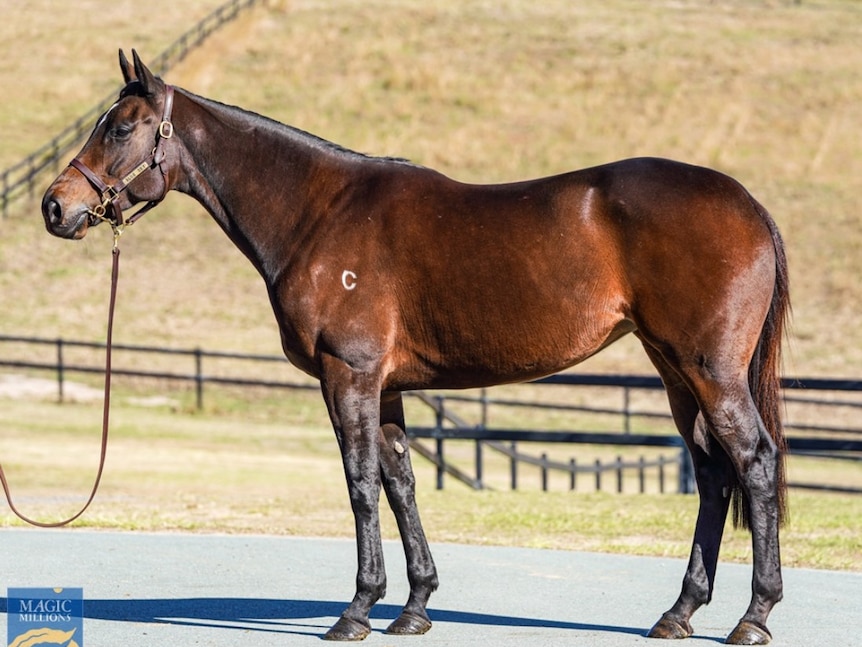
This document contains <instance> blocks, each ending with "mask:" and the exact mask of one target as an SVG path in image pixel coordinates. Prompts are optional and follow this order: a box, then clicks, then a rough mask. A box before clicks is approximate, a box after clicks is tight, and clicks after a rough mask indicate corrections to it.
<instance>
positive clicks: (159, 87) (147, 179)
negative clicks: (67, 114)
mask: <svg viewBox="0 0 862 647" xmlns="http://www.w3.org/2000/svg"><path fill="white" fill-rule="evenodd" d="M132 54H133V61H134V63H133V64H130V63H129V61H128V59H127V58H126V56H125V55H124V54H123V52H122V51H120V68H121V69H122V71H123V78H124V79H125V82H126V85H125V87H124V88H123V90H122V91H121V92H120V98H119V99H118V101H117V102H116V103H115V104H114V105H113V106H111V108H110V109H109V110H108V111H107V112H106V113H105V114H104V115H102V116H101V117H100V118H99V120H98V122H97V123H96V126H95V128H94V129H93V132H92V134H91V135H90V138H89V139H88V140H87V143H86V144H84V147H83V148H82V149H81V151H80V152H79V153H78V155H77V156H76V157H75V159H74V160H73V161H72V162H71V163H70V165H69V167H67V168H66V169H65V170H64V171H63V172H62V173H61V174H60V175H59V176H58V177H57V179H56V180H54V182H53V183H52V184H51V186H49V187H48V190H47V191H46V192H45V196H44V197H43V199H42V215H43V216H44V218H45V226H46V227H47V228H48V231H49V232H51V233H52V234H54V235H55V236H60V237H63V238H83V237H84V236H85V235H86V234H87V229H88V228H89V227H90V226H92V225H97V224H99V222H101V221H102V220H107V221H108V222H111V223H112V224H113V225H114V226H119V225H122V224H124V222H126V221H124V219H123V213H122V211H123V209H128V208H130V207H131V206H132V205H134V204H136V203H139V202H144V201H146V202H148V203H149V204H148V207H149V206H153V205H154V204H155V203H157V202H158V201H160V200H161V199H162V198H164V196H165V194H166V193H167V192H168V190H169V189H170V188H171V173H170V171H171V168H170V167H171V166H175V165H176V156H175V155H170V154H169V153H170V150H169V149H170V148H171V146H173V145H174V143H173V142H171V137H172V135H173V125H172V124H171V121H170V112H171V105H172V103H173V89H172V88H170V87H169V86H166V85H165V83H163V82H162V81H161V79H158V78H156V77H155V76H154V75H153V73H152V72H150V70H149V69H147V67H146V66H145V65H144V64H143V63H142V62H141V59H140V58H139V57H138V54H137V52H135V51H134V50H133V51H132ZM167 158H172V159H170V160H169V159H167ZM154 171H155V172H154ZM145 208H147V207H145Z"/></svg>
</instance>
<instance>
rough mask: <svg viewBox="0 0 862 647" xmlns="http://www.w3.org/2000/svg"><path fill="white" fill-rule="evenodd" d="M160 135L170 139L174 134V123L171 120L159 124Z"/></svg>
mask: <svg viewBox="0 0 862 647" xmlns="http://www.w3.org/2000/svg"><path fill="white" fill-rule="evenodd" d="M159 136H160V137H161V138H162V139H170V138H171V137H173V136H174V125H173V124H172V123H171V122H170V121H163V122H162V123H160V124H159Z"/></svg>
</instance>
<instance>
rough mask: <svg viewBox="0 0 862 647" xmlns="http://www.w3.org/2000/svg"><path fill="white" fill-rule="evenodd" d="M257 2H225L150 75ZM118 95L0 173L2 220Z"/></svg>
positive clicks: (159, 60)
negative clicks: (14, 203)
mask: <svg viewBox="0 0 862 647" xmlns="http://www.w3.org/2000/svg"><path fill="white" fill-rule="evenodd" d="M257 2H258V0H229V2H226V3H225V4H223V5H221V6H220V7H218V9H216V10H215V11H213V12H212V13H210V14H209V15H208V16H206V17H205V18H204V19H203V20H201V21H200V22H199V23H197V24H196V25H195V26H194V27H192V28H191V29H189V30H188V31H187V32H185V33H184V34H183V35H182V36H180V37H179V38H178V39H177V40H175V41H174V42H173V43H171V45H170V46H168V48H167V49H166V50H165V51H163V52H162V53H161V54H159V55H158V56H157V57H156V58H155V59H154V60H153V62H152V69H153V71H154V72H155V73H156V74H164V73H165V72H167V71H168V70H169V69H170V68H172V67H173V66H174V65H176V64H177V63H179V62H180V61H182V60H183V59H184V58H185V57H186V56H187V55H188V54H189V52H190V51H192V50H193V49H195V48H196V47H198V46H199V45H200V44H201V43H202V42H203V41H204V40H206V39H207V37H209V36H210V35H211V34H212V33H213V32H215V31H216V30H218V29H219V28H220V27H222V26H223V25H225V24H226V23H228V22H230V21H232V20H233V19H234V18H236V17H237V15H239V13H240V12H241V11H242V10H243V9H247V8H249V7H251V6H253V5H255V4H257ZM119 91H120V88H119V87H118V88H117V89H116V90H115V91H113V92H111V94H109V95H108V96H107V97H105V98H104V99H103V100H102V101H100V102H99V103H98V104H96V105H95V106H94V107H93V108H91V109H90V110H89V111H87V112H86V113H84V114H83V115H81V116H80V117H78V119H76V120H75V121H74V122H73V123H72V124H71V125H70V126H68V127H67V128H65V129H64V130H63V131H62V132H61V133H60V134H58V135H57V136H56V137H54V138H53V139H51V141H49V142H48V143H47V144H45V145H44V146H42V147H41V148H39V149H38V150H36V151H34V152H33V153H31V154H30V155H28V156H27V157H25V158H24V159H23V160H21V161H20V162H18V163H17V164H14V165H12V166H10V167H9V168H7V169H5V170H4V171H2V172H0V210H2V212H3V217H4V218H5V217H6V216H7V213H8V209H9V205H10V204H11V202H12V201H13V200H15V199H16V198H18V197H20V196H23V195H29V196H30V197H33V194H34V191H35V187H36V182H37V180H38V178H39V177H40V176H41V175H42V174H43V173H46V172H47V171H53V172H54V173H57V172H59V169H60V165H61V164H62V163H63V162H65V161H67V160H66V159H65V157H66V156H67V155H68V153H69V151H71V150H72V149H73V148H75V147H76V146H78V145H79V144H80V143H81V141H82V140H83V139H84V137H85V136H86V135H88V134H89V133H90V131H91V130H92V128H93V123H94V122H95V121H96V119H98V117H99V116H100V115H101V114H102V113H104V112H105V111H106V110H107V109H108V108H110V107H111V105H112V104H113V103H114V101H116V99H117V95H118V94H119Z"/></svg>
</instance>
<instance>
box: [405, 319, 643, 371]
mask: <svg viewBox="0 0 862 647" xmlns="http://www.w3.org/2000/svg"><path fill="white" fill-rule="evenodd" d="M484 323H485V325H484V326H482V327H480V328H475V329H473V328H471V329H469V330H450V331H447V332H446V334H443V335H441V336H440V338H439V339H438V340H436V342H435V343H430V344H425V345H421V346H419V347H417V348H415V349H414V352H413V353H410V354H409V355H410V357H408V358H405V359H407V361H406V362H405V363H404V364H403V365H402V366H403V368H402V369H401V370H396V371H395V372H394V373H393V375H392V378H393V380H392V381H393V382H402V383H407V388H475V387H483V386H493V385H495V384H506V383H512V382H524V381H529V380H533V379H537V378H540V377H544V376H546V375H550V374H552V373H557V372H559V371H561V370H563V369H565V368H568V367H570V366H573V365H575V364H578V363H579V362H581V361H583V360H585V359H587V358H588V357H590V356H591V355H594V354H595V353H597V352H598V351H600V350H601V349H602V348H604V347H606V346H608V345H609V344H611V343H613V342H614V341H616V340H617V339H619V338H620V337H622V336H623V335H625V334H627V333H629V332H632V331H633V330H634V329H635V326H634V324H633V323H632V322H631V321H629V320H628V319H626V318H624V317H623V316H621V315H620V314H619V313H615V312H605V313H602V314H599V313H596V314H595V315H594V316H591V317H584V316H581V317H578V318H577V319H575V318H571V319H570V318H567V317H565V316H559V313H558V314H557V316H556V317H553V318H551V317H548V316H547V315H544V316H539V317H521V318H517V317H516V318H510V317H504V318H501V319H498V320H494V319H493V318H487V319H485V321H484ZM393 388H394V387H393ZM400 388H403V387H400Z"/></svg>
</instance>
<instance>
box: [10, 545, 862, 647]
mask: <svg viewBox="0 0 862 647" xmlns="http://www.w3.org/2000/svg"><path fill="white" fill-rule="evenodd" d="M433 550H434V555H435V559H436V561H437V566H438V570H439V571H440V578H441V587H440V590H439V591H438V592H437V593H436V594H435V595H434V596H433V597H432V598H431V604H430V609H429V611H430V615H431V618H432V620H433V621H434V627H433V629H432V630H431V632H430V633H428V634H426V635H425V636H423V637H420V638H415V637H409V638H398V637H392V636H387V635H385V634H383V633H382V630H383V628H384V627H386V626H387V624H388V623H389V621H390V620H391V619H393V618H394V617H395V616H396V615H397V613H398V611H399V609H400V605H401V604H402V603H403V602H404V601H406V599H407V590H408V589H407V582H406V577H405V575H404V559H403V557H402V555H401V551H400V546H399V545H398V544H396V543H387V544H386V559H387V565H388V572H389V594H388V595H387V598H386V600H385V601H383V602H381V603H379V604H378V605H377V606H376V607H375V609H374V612H373V615H372V625H373V627H374V629H375V631H374V632H373V633H372V635H371V636H369V637H368V638H367V639H366V641H365V644H366V645H369V646H371V647H374V646H376V647H382V646H386V647H389V646H396V647H397V646H409V647H439V646H446V647H450V646H460V645H492V646H494V647H497V646H513V647H514V646H518V647H529V646H536V647H548V646H556V645H585V646H589V647H604V646H614V647H616V646H628V645H651V646H652V647H656V645H657V644H662V643H657V641H652V640H649V639H647V638H644V637H643V634H644V632H645V631H646V630H647V629H648V628H649V627H650V626H651V624H652V623H653V621H655V620H656V618H657V617H658V616H659V615H660V613H661V612H662V611H664V610H665V609H666V608H667V607H668V606H669V605H670V604H671V603H672V602H673V600H674V599H675V597H676V595H677V593H678V591H679V586H680V582H681V578H682V573H683V569H684V566H685V564H684V562H682V561H680V560H673V559H658V558H640V557H624V556H611V555H599V554H589V553H570V552H563V551H550V550H532V549H520V548H492V547H478V546H460V545H450V544H438V545H435V546H433ZM355 559H356V558H355V552H354V546H353V542H352V541H347V540H331V539H301V538H288V537H261V536H221V535H184V534H147V533H114V532H92V531H85V530H57V531H42V530H35V529H33V530H30V529H0V588H2V594H3V595H4V596H5V589H6V587H8V586H13V587H17V586H23V587H37V586H40V587H55V586H68V587H73V586H74V587H83V589H84V614H85V618H86V619H85V623H84V645H83V646H82V647H95V646H100V647H102V646H105V647H116V646H119V645H123V646H127V647H137V646H141V647H144V646H146V647H150V646H153V645H157V646H159V647H162V646H171V647H185V646H190V645H206V646H207V647H222V646H225V647H226V646H228V645H230V646H232V647H233V646H235V645H240V644H244V645H253V646H255V647H258V646H261V647H267V646H269V645H298V646H302V645H321V644H323V643H322V642H321V640H320V637H321V636H322V634H323V633H324V632H325V631H326V629H327V628H328V627H329V626H330V624H331V623H332V622H334V620H335V619H336V618H337V617H338V615H339V614H340V613H341V611H342V610H343V609H344V607H345V606H346V603H347V601H348V600H349V599H350V598H351V597H352V593H353V579H354V574H355V563H356V562H355ZM750 572H751V569H750V567H748V566H742V565H734V564H722V565H721V566H720V567H719V572H718V582H717V587H716V589H717V590H716V593H715V600H714V601H713V603H712V604H711V605H710V606H709V607H706V608H705V609H702V610H701V611H699V612H698V614H697V615H696V616H695V622H694V627H695V637H694V638H692V639H690V640H688V641H686V642H685V643H684V644H685V645H687V646H691V647H695V646H697V645H716V644H717V643H719V642H720V641H722V640H723V638H724V636H725V635H726V634H727V633H728V632H729V631H730V630H731V629H732V628H733V626H734V624H735V623H736V620H737V619H738V618H739V616H740V615H741V614H742V613H743V612H744V610H745V607H746V606H747V601H748V592H749V590H750V583H749V578H750ZM785 587H786V588H785V601H784V602H782V603H781V604H779V605H778V607H776V609H775V611H774V612H773V614H772V618H771V623H770V627H771V629H772V631H773V634H774V636H775V641H774V643H773V644H775V645H793V646H797V645H798V646H800V647H801V646H805V647H811V646H815V645H829V646H830V647H851V646H852V647H857V646H858V645H860V644H862V574H859V573H838V572H828V571H815V570H805V569H787V570H786V571H785ZM5 610H6V600H5V597H3V598H0V612H5ZM0 618H2V627H0V631H2V634H0V635H2V636H3V637H4V638H5V635H6V628H5V626H6V615H5V613H0ZM4 644H5V643H4Z"/></svg>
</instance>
